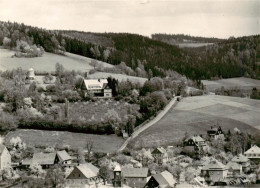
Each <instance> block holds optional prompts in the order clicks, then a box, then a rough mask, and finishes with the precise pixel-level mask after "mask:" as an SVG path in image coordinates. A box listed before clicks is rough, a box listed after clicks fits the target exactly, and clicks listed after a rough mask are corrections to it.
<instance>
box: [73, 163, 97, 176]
mask: <svg viewBox="0 0 260 188" xmlns="http://www.w3.org/2000/svg"><path fill="white" fill-rule="evenodd" d="M75 168H77V169H78V170H79V171H80V172H81V173H82V174H83V175H84V176H85V177H86V178H93V177H97V176H98V172H99V169H98V168H97V167H95V166H94V165H92V164H91V163H85V164H80V165H78V166H76V167H75Z"/></svg>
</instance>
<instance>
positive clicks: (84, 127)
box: [18, 119, 115, 134]
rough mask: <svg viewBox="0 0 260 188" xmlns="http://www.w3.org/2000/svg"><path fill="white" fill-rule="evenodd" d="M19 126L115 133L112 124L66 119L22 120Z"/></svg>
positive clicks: (91, 132)
mask: <svg viewBox="0 0 260 188" xmlns="http://www.w3.org/2000/svg"><path fill="white" fill-rule="evenodd" d="M18 127H19V128H21V129H40V130H53V131H54V130H55V131H70V132H78V133H88V134H114V133H115V131H114V129H113V127H112V126H111V125H104V124H102V125H100V124H92V125H90V124H86V123H85V124H77V123H68V122H66V121H52V120H44V119H31V120H20V121H19V124H18Z"/></svg>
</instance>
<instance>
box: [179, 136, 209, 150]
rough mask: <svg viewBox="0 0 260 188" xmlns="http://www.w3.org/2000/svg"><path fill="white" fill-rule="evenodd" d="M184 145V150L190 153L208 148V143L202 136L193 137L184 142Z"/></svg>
mask: <svg viewBox="0 0 260 188" xmlns="http://www.w3.org/2000/svg"><path fill="white" fill-rule="evenodd" d="M183 144H184V149H187V150H188V151H195V150H199V149H200V148H201V147H204V146H206V141H205V140H204V139H203V138H202V137H201V136H192V137H190V138H187V139H186V140H184V143H183Z"/></svg>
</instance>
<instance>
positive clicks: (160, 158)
mask: <svg viewBox="0 0 260 188" xmlns="http://www.w3.org/2000/svg"><path fill="white" fill-rule="evenodd" d="M151 154H152V156H153V158H154V160H155V162H156V163H158V164H163V163H165V162H167V161H168V154H167V151H166V150H165V149H164V148H163V147H158V148H155V149H154V150H153V151H152V152H151Z"/></svg>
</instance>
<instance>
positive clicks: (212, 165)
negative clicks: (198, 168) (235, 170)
mask: <svg viewBox="0 0 260 188" xmlns="http://www.w3.org/2000/svg"><path fill="white" fill-rule="evenodd" d="M226 169H227V167H226V166H225V165H224V164H222V163H221V162H219V161H217V160H213V161H210V162H209V163H208V164H207V165H205V166H204V167H203V168H202V170H226Z"/></svg>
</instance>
